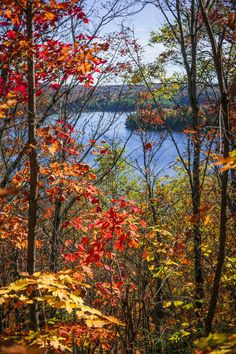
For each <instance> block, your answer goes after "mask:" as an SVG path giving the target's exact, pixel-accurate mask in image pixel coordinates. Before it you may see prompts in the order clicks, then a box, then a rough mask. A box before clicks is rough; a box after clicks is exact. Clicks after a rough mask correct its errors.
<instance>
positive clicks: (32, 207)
mask: <svg viewBox="0 0 236 354" xmlns="http://www.w3.org/2000/svg"><path fill="white" fill-rule="evenodd" d="M33 16H34V15H33V2H32V1H28V2H27V8H26V25H27V40H28V43H29V46H30V47H29V49H28V59H27V65H28V72H27V80H28V149H29V169H30V182H29V183H30V190H29V210H28V254H27V271H28V273H29V275H32V274H34V272H35V262H36V224H37V204H38V161H37V152H36V95H35V58H34V52H33V45H34V25H33ZM29 312H30V323H31V326H32V327H37V326H38V319H37V311H36V306H35V304H32V305H30V311H29Z"/></svg>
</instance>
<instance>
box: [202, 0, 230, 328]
mask: <svg viewBox="0 0 236 354" xmlns="http://www.w3.org/2000/svg"><path fill="white" fill-rule="evenodd" d="M199 4H200V8H201V11H202V15H203V21H204V24H205V27H206V31H207V34H208V37H209V40H210V43H211V47H212V54H213V60H214V65H215V70H216V74H217V79H218V84H219V89H220V94H221V101H220V105H221V107H220V109H221V110H222V113H223V124H224V132H223V134H224V136H223V144H224V151H223V157H224V158H227V157H228V155H229V148H230V134H229V108H228V103H229V102H228V94H227V89H226V84H225V77H224V67H223V59H222V47H221V46H218V45H217V43H216V40H215V37H214V33H213V30H212V25H211V23H210V20H209V18H208V15H207V9H206V8H205V6H204V5H203V3H202V0H199ZM227 194H228V171H224V172H223V174H222V176H221V203H220V230H219V246H218V255H217V264H216V270H215V276H214V282H213V287H212V291H211V296H210V303H209V307H208V312H207V315H206V318H205V334H206V335H208V334H209V333H210V332H211V331H212V323H213V320H214V316H215V313H216V307H217V302H218V296H219V290H220V282H221V276H222V270H223V266H224V259H225V246H226V240H227Z"/></svg>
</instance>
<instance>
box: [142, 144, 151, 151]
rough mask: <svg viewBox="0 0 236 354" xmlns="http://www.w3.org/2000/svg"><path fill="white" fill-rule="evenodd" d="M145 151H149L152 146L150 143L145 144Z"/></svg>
mask: <svg viewBox="0 0 236 354" xmlns="http://www.w3.org/2000/svg"><path fill="white" fill-rule="evenodd" d="M144 148H145V150H150V149H151V148H152V144H151V143H147V144H145V147H144Z"/></svg>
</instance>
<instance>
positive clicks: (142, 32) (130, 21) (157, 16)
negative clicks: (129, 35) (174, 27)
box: [104, 5, 164, 62]
mask: <svg viewBox="0 0 236 354" xmlns="http://www.w3.org/2000/svg"><path fill="white" fill-rule="evenodd" d="M163 23H164V21H163V17H162V15H161V12H160V11H159V10H158V9H157V8H155V7H154V6H153V5H148V6H146V7H145V8H144V9H143V10H142V11H141V12H139V13H137V14H135V15H132V16H130V17H128V18H127V19H126V20H125V21H124V24H125V25H127V26H129V27H130V28H131V29H132V30H133V31H134V36H135V37H136V39H137V40H138V42H139V43H140V44H141V46H142V47H145V55H144V61H145V62H152V61H153V60H154V59H155V57H156V56H157V55H158V54H159V53H160V52H161V51H163V46H162V45H155V46H154V47H150V46H148V42H149V40H150V33H151V31H155V30H158V27H160V26H161V25H162V24H163ZM119 24H120V20H114V21H113V22H112V23H110V24H109V25H107V26H106V28H105V29H104V31H108V32H109V31H114V30H116V29H118V28H119Z"/></svg>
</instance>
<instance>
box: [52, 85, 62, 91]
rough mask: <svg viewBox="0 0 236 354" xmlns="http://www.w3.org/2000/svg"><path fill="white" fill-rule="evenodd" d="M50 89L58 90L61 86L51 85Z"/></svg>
mask: <svg viewBox="0 0 236 354" xmlns="http://www.w3.org/2000/svg"><path fill="white" fill-rule="evenodd" d="M50 87H51V88H52V89H53V90H59V88H60V87H61V84H51V85H50Z"/></svg>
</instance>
